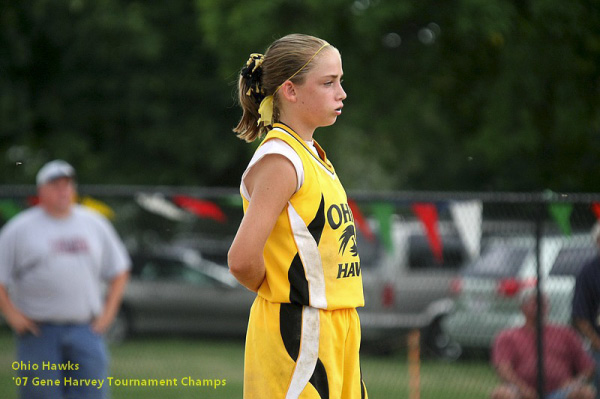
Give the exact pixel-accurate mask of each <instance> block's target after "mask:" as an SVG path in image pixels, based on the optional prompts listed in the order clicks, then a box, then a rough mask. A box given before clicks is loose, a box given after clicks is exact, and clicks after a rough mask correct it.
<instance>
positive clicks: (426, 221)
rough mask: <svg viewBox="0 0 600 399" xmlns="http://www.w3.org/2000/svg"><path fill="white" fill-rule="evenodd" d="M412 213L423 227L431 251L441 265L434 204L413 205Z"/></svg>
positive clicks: (440, 248)
mask: <svg viewBox="0 0 600 399" xmlns="http://www.w3.org/2000/svg"><path fill="white" fill-rule="evenodd" d="M412 209H413V212H414V213H415V214H416V215H417V217H418V218H419V220H421V223H423V226H424V227H425V233H426V234H427V239H428V240H429V245H430V246H431V251H432V252H433V255H434V256H435V258H436V259H437V261H438V262H439V263H440V264H441V263H443V262H444V258H443V256H442V240H441V239H440V234H439V232H438V228H437V223H438V214H437V209H436V208H435V205H434V204H429V203H415V204H413V206H412Z"/></svg>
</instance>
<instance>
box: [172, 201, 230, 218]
mask: <svg viewBox="0 0 600 399" xmlns="http://www.w3.org/2000/svg"><path fill="white" fill-rule="evenodd" d="M173 202H175V204H177V205H178V206H180V207H182V208H183V209H185V210H187V211H189V212H191V213H193V214H195V215H197V216H200V217H202V218H209V219H213V220H216V221H217V222H220V223H224V222H225V221H226V220H227V216H226V215H225V214H224V213H223V211H222V210H221V208H219V206H218V205H217V204H215V203H214V202H211V201H204V200H199V199H196V198H192V197H188V196H185V195H176V196H174V197H173Z"/></svg>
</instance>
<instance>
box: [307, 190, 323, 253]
mask: <svg viewBox="0 0 600 399" xmlns="http://www.w3.org/2000/svg"><path fill="white" fill-rule="evenodd" d="M324 227H325V198H323V194H321V203H320V204H319V210H318V211H317V214H316V215H315V218H314V219H313V220H312V222H310V224H309V225H308V231H310V235H312V236H313V238H314V239H315V242H316V243H317V245H319V241H321V234H323V228H324Z"/></svg>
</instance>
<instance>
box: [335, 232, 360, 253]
mask: <svg viewBox="0 0 600 399" xmlns="http://www.w3.org/2000/svg"><path fill="white" fill-rule="evenodd" d="M351 240H352V246H351V247H350V252H351V253H352V256H358V249H357V248H356V234H355V233H354V226H353V225H349V226H348V227H346V228H345V229H344V233H343V234H342V236H341V237H340V250H339V251H338V252H341V253H342V255H343V254H344V252H346V247H347V246H348V243H349V242H350V241H351Z"/></svg>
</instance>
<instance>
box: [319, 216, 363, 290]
mask: <svg viewBox="0 0 600 399" xmlns="http://www.w3.org/2000/svg"><path fill="white" fill-rule="evenodd" d="M327 221H328V222H329V225H330V226H331V228H332V229H333V230H337V229H339V228H340V227H341V226H342V224H346V223H349V224H348V225H347V226H346V228H345V229H344V231H343V233H342V235H341V236H340V239H339V241H340V249H339V251H338V253H340V254H342V255H344V253H345V252H346V250H348V251H349V252H350V254H351V255H352V256H353V257H358V248H357V247H356V230H355V229H354V224H353V222H354V217H353V216H352V212H351V211H350V207H349V206H348V204H340V205H335V204H334V205H331V206H330V207H329V209H328V210H327ZM348 244H350V247H349V248H348ZM358 276H360V262H358V261H357V262H347V263H339V264H338V274H337V278H347V277H358Z"/></svg>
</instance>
